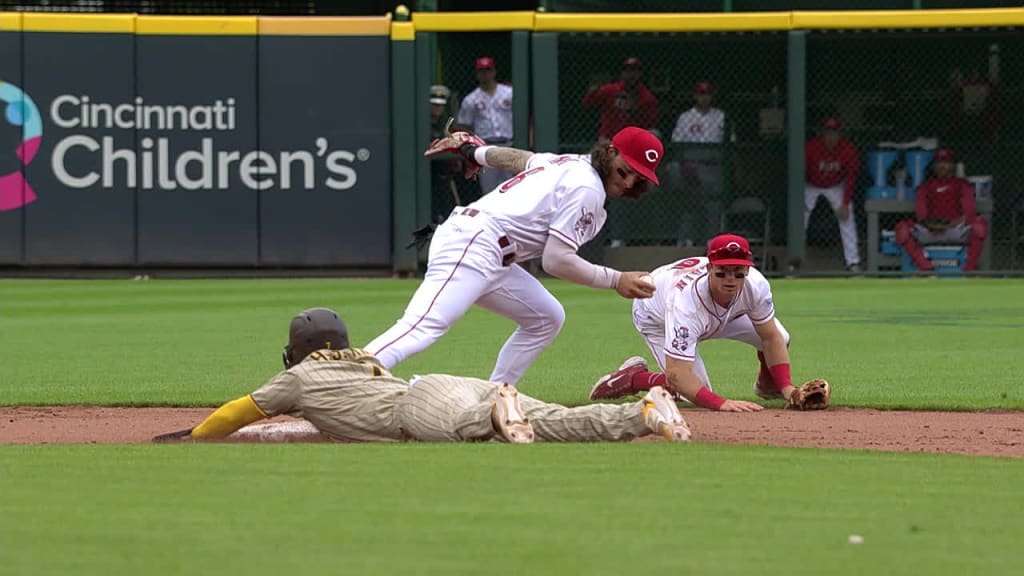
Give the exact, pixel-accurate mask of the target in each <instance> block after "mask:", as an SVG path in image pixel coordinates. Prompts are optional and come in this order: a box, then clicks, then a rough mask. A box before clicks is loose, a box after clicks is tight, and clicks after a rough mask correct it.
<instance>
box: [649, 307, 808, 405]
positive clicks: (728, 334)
mask: <svg viewBox="0 0 1024 576" xmlns="http://www.w3.org/2000/svg"><path fill="white" fill-rule="evenodd" d="M645 305H646V300H634V301H633V326H635V327H636V330H637V332H639V333H640V336H642V337H643V339H644V341H645V342H647V347H648V348H649V349H650V351H651V355H652V356H653V357H654V359H655V360H657V362H658V367H659V368H661V371H662V372H664V371H665V363H666V360H665V323H664V322H663V321H659V320H655V319H652V318H651V317H650V316H648V315H647V312H646V310H645ZM773 322H775V325H776V326H777V327H778V328H779V332H782V337H783V338H784V339H785V341H786V344H787V345H788V344H789V331H787V330H786V328H785V327H784V326H783V325H782V322H780V321H779V319H778V318H775V319H773ZM718 338H726V339H728V340H736V341H739V342H743V343H746V344H750V345H751V346H753V347H754V348H756V349H757V350H758V352H764V345H763V344H762V343H761V337H760V336H758V335H757V330H755V329H754V323H753V322H751V321H750V317H749V316H740V317H739V318H734V319H733V320H731V321H729V323H728V324H726V325H725V330H723V331H722V333H721V334H719V335H717V336H715V337H714V338H711V339H712V340H714V339H718ZM701 342H703V340H702V341H701ZM693 352H694V359H693V373H694V374H696V375H697V377H698V378H700V380H701V381H702V382H704V385H705V386H707V387H708V389H711V378H710V377H709V376H708V370H707V367H705V366H704V359H703V358H701V356H700V342H698V343H696V344H695V345H694V349H693Z"/></svg>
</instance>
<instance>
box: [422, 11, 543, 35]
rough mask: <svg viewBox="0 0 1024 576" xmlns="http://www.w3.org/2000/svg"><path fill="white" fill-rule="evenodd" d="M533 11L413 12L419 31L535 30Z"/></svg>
mask: <svg viewBox="0 0 1024 576" xmlns="http://www.w3.org/2000/svg"><path fill="white" fill-rule="evenodd" d="M535 16H537V15H536V14H535V13H533V12H413V14H412V23H413V24H414V25H415V26H416V31H417V32H477V31H485V32H493V31H501V30H533V26H534V17H535Z"/></svg>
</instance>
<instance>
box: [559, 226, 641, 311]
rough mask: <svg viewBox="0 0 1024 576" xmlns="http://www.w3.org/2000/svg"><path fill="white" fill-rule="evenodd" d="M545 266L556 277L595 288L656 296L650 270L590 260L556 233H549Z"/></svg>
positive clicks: (639, 296)
mask: <svg viewBox="0 0 1024 576" xmlns="http://www.w3.org/2000/svg"><path fill="white" fill-rule="evenodd" d="M541 266H543V267H544V271H545V272H547V273H548V274H551V275H552V276H554V277H556V278H561V279H562V280H568V281H569V282H573V283H574V284H582V285H583V286H590V287H591V288H605V289H611V290H615V291H616V292H618V293H619V294H620V295H621V296H622V297H624V298H650V297H651V296H653V295H654V285H653V284H650V282H649V281H648V279H647V278H645V277H646V276H647V275H648V272H620V271H618V270H616V269H614V268H608V267H607V266H598V265H597V264H594V263H592V262H588V261H587V260H584V259H583V258H581V257H580V255H579V254H577V253H576V247H575V246H572V245H571V244H569V243H568V242H566V241H564V240H562V239H561V238H559V237H558V236H555V235H554V234H548V240H547V242H546V243H545V244H544V253H543V254H542V255H541Z"/></svg>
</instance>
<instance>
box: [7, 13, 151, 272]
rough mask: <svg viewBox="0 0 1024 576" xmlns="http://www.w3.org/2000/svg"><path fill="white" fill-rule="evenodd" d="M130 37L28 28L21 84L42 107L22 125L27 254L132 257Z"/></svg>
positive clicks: (55, 261)
mask: <svg viewBox="0 0 1024 576" xmlns="http://www.w3.org/2000/svg"><path fill="white" fill-rule="evenodd" d="M134 40H135V39H134V36H133V35H132V34H126V33H91V34H67V33H52V32H37V31H29V30H25V31H23V32H22V42H23V43H22V49H23V64H22V65H23V69H22V78H23V80H22V84H23V85H22V88H23V90H24V92H25V94H26V95H28V96H29V97H30V98H31V100H32V102H33V103H34V105H35V107H36V108H37V109H38V111H39V114H40V117H39V120H40V121H39V122H38V123H36V122H34V118H33V122H31V123H26V124H25V125H24V129H25V137H26V140H25V145H26V147H28V149H27V150H26V154H28V155H29V156H32V158H31V161H30V162H29V163H28V164H27V166H26V170H25V172H26V178H25V180H26V183H27V186H26V188H25V190H26V193H27V194H26V198H25V201H26V204H25V205H24V208H23V210H24V212H25V260H26V263H29V264H48V265H83V264H84V265H122V264H131V263H133V262H134V260H135V179H136V176H138V175H137V174H136V172H137V169H136V166H135V162H136V150H135V132H134V129H133V127H132V125H131V124H132V123H133V122H134V121H135V116H136V114H137V112H136V110H137V108H138V103H137V102H136V101H135V91H134V88H135V87H134V72H135V59H134V54H135V50H134ZM33 138H37V139H38V140H36V141H35V142H36V144H32V142H33ZM36 146H38V147H37V148H36Z"/></svg>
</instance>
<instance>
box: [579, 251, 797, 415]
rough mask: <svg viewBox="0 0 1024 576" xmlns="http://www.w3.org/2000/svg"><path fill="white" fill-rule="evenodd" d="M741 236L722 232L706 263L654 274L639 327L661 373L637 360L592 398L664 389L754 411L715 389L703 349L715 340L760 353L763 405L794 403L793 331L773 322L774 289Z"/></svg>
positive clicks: (637, 318) (694, 261)
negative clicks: (652, 289)
mask: <svg viewBox="0 0 1024 576" xmlns="http://www.w3.org/2000/svg"><path fill="white" fill-rule="evenodd" d="M751 257H752V255H751V253H750V245H749V244H748V242H747V240H746V239H745V238H743V237H742V236H736V235H733V234H722V235H720V236H716V237H715V238H713V239H712V240H711V243H710V244H709V245H708V256H707V258H686V259H683V260H680V261H678V262H673V263H671V264H668V265H665V266H662V267H660V268H658V269H657V270H655V271H654V272H653V274H652V276H653V277H654V283H655V286H656V287H657V292H656V296H655V297H654V298H650V299H648V300H636V301H634V302H633V324H634V325H635V326H636V329H637V330H638V331H639V332H640V335H641V336H643V338H644V340H645V341H646V342H647V346H648V347H649V348H650V350H651V353H652V354H653V355H654V358H656V359H657V362H658V366H659V367H660V368H661V369H662V372H649V371H648V370H647V363H646V361H645V360H644V359H643V358H641V357H639V356H634V357H633V358H630V359H628V360H626V361H625V362H624V363H623V364H622V366H620V367H619V369H618V370H617V371H616V372H613V373H611V374H607V375H605V376H602V377H601V378H600V379H599V380H598V381H597V384H595V385H594V387H593V389H592V390H591V392H590V398H591V399H599V398H618V397H621V396H627V395H630V394H635V393H637V392H639V391H641V390H645V389H650V388H651V387H653V386H666V384H667V387H668V388H669V389H670V390H674V391H675V392H676V393H678V394H679V395H681V396H682V397H683V398H685V399H686V400H687V401H689V402H692V403H694V404H697V405H698V406H703V407H705V408H709V409H712V410H724V411H730V412H753V411H757V410H761V409H762V407H761V405H759V404H755V403H753V402H745V401H742V400H727V399H725V398H723V397H721V396H719V395H717V394H715V393H714V392H712V391H711V379H710V378H709V377H708V372H707V369H706V368H705V366H704V360H703V359H701V356H700V352H699V351H698V349H697V348H698V345H699V343H700V342H703V341H705V340H711V339H713V338H728V339H731V340H739V341H740V342H746V343H747V344H750V345H751V346H753V347H755V348H756V349H757V351H758V352H757V356H758V359H759V361H760V363H761V371H760V373H759V374H758V378H757V382H756V383H755V385H754V390H755V392H756V393H757V394H758V395H759V396H761V397H762V398H765V399H773V398H787V399H788V398H789V397H790V395H791V394H792V393H793V391H794V390H795V388H794V387H793V385H792V382H791V378H790V364H789V351H788V349H787V346H788V344H789V333H788V332H787V331H786V329H785V328H784V327H783V326H782V323H781V322H779V321H778V320H777V319H776V318H775V307H774V305H773V304H772V291H771V287H770V286H769V284H768V280H766V279H765V277H764V276H763V275H761V273H760V272H758V271H757V270H756V269H755V268H753V261H752V260H751Z"/></svg>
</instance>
